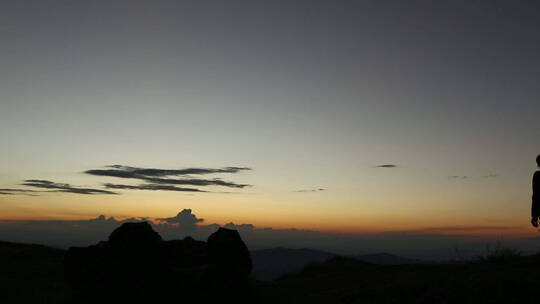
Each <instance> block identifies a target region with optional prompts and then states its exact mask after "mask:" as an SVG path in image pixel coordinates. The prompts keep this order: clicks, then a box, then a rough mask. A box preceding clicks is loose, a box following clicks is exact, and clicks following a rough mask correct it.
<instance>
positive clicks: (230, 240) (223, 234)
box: [208, 228, 252, 276]
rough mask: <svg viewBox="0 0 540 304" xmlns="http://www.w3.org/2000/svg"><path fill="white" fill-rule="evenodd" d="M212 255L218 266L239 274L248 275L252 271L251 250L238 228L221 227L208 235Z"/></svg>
mask: <svg viewBox="0 0 540 304" xmlns="http://www.w3.org/2000/svg"><path fill="white" fill-rule="evenodd" d="M208 249H209V252H210V256H211V257H212V259H213V260H214V261H216V263H217V265H218V267H220V268H221V269H223V270H224V271H227V272H229V273H231V274H233V275H237V276H247V275H249V273H250V272H251V267H252V265H251V256H250V255H249V250H248V248H247V247H246V245H245V244H244V242H243V241H242V238H241V237H240V234H239V233H238V231H236V230H231V229H226V228H219V230H218V231H216V232H214V233H212V235H210V237H208Z"/></svg>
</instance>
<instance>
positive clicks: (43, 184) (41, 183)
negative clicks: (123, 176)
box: [21, 179, 118, 195]
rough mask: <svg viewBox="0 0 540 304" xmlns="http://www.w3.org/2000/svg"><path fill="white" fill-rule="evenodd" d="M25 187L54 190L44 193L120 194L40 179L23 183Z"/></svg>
mask: <svg viewBox="0 0 540 304" xmlns="http://www.w3.org/2000/svg"><path fill="white" fill-rule="evenodd" d="M21 185H23V186H28V187H35V188H43V189H54V190H52V191H44V192H66V193H76V194H89V195H92V194H118V193H116V192H112V191H107V190H101V189H93V188H79V187H74V186H71V185H70V184H64V183H55V182H52V181H48V180H40V179H27V180H25V181H24V183H22V184H21Z"/></svg>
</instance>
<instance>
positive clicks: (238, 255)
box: [64, 222, 253, 303]
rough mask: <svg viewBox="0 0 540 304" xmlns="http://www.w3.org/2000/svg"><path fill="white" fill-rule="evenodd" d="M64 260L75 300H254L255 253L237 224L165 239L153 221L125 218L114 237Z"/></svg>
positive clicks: (69, 253) (75, 250)
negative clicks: (203, 237)
mask: <svg viewBox="0 0 540 304" xmlns="http://www.w3.org/2000/svg"><path fill="white" fill-rule="evenodd" d="M64 266H65V270H66V278H67V280H68V283H69V284H70V286H71V288H72V291H73V301H72V303H95V302H98V301H101V302H103V301H104V300H105V301H106V302H110V301H119V302H122V303H125V302H132V303H143V302H153V303H161V302H166V301H167V302H169V301H171V300H174V301H178V302H182V300H184V301H189V302H190V303H209V302H213V301H217V300H219V301H220V302H221V303H252V302H253V301H252V293H251V287H250V286H251V285H250V284H251V283H250V279H249V274H250V272H251V257H250V255H249V251H248V249H247V247H246V245H245V244H244V242H243V241H242V239H241V237H240V235H239V234H238V232H237V231H236V230H230V229H223V228H220V229H219V230H218V231H217V232H215V233H213V234H212V235H211V236H210V237H209V238H208V242H202V241H196V240H194V239H193V238H190V237H187V238H185V239H183V240H172V241H163V240H162V239H161V237H160V236H159V234H158V233H157V232H155V231H154V230H153V229H152V226H151V225H150V224H149V223H147V222H141V223H125V224H123V225H122V226H120V227H119V228H117V229H116V230H114V231H113V232H112V233H111V235H110V236H109V239H108V241H102V242H100V243H98V244H97V245H92V246H88V247H72V248H70V249H69V250H68V251H67V253H66V256H65V258H64Z"/></svg>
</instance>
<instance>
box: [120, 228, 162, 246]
mask: <svg viewBox="0 0 540 304" xmlns="http://www.w3.org/2000/svg"><path fill="white" fill-rule="evenodd" d="M161 241H162V240H161V236H160V235H159V234H158V233H157V232H155V231H154V229H152V226H150V224H149V223H148V222H141V223H125V224H123V225H122V226H120V227H119V228H117V229H115V230H114V231H113V232H112V233H111V235H110V236H109V245H110V246H114V247H130V248H131V247H143V246H144V247H149V246H155V245H156V244H157V243H159V242H161Z"/></svg>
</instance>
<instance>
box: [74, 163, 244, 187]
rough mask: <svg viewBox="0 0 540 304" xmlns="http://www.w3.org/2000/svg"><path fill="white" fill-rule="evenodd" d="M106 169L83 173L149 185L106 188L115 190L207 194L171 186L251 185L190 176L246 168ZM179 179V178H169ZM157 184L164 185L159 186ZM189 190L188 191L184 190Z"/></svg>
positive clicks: (126, 167)
mask: <svg viewBox="0 0 540 304" xmlns="http://www.w3.org/2000/svg"><path fill="white" fill-rule="evenodd" d="M106 168H108V169H93V170H87V171H85V172H84V173H86V174H90V175H95V176H108V177H117V178H130V179H138V180H140V181H143V182H146V183H149V184H143V185H139V186H128V185H114V184H107V185H109V186H108V188H115V187H116V188H115V189H131V190H169V191H192V192H208V191H202V190H198V189H192V188H180V187H175V186H173V185H190V186H203V187H204V186H222V187H229V188H240V189H241V188H245V187H248V186H251V185H248V184H238V183H235V182H230V181H224V180H221V179H218V178H213V179H201V178H193V177H191V175H206V174H216V173H238V172H240V171H246V170H251V168H247V167H224V168H186V169H155V168H139V167H130V166H122V165H112V166H106ZM171 177H181V178H171ZM158 184H162V185H166V186H159V185H158ZM184 189H189V190H184Z"/></svg>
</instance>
